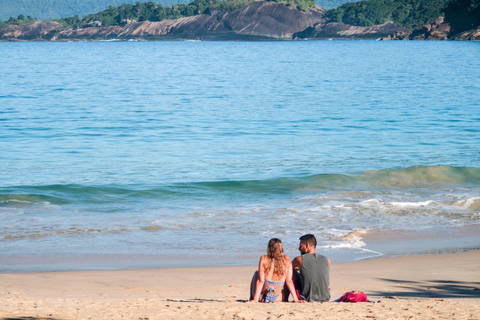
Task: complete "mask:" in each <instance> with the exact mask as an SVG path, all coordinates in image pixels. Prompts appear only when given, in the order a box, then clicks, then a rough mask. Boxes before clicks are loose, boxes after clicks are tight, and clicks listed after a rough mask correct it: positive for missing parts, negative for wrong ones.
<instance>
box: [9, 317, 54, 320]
mask: <svg viewBox="0 0 480 320" xmlns="http://www.w3.org/2000/svg"><path fill="white" fill-rule="evenodd" d="M0 320H61V319H57V318H45V317H40V318H37V317H15V318H0Z"/></svg>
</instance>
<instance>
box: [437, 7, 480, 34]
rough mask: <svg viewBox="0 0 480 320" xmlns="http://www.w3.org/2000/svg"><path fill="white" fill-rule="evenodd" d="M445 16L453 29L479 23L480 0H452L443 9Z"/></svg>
mask: <svg viewBox="0 0 480 320" xmlns="http://www.w3.org/2000/svg"><path fill="white" fill-rule="evenodd" d="M445 18H446V19H447V21H448V22H450V24H451V25H452V28H453V29H454V30H455V31H463V30H468V29H472V28H476V27H478V26H479V25H480V0H454V1H452V2H451V3H449V5H448V6H447V8H446V9H445Z"/></svg>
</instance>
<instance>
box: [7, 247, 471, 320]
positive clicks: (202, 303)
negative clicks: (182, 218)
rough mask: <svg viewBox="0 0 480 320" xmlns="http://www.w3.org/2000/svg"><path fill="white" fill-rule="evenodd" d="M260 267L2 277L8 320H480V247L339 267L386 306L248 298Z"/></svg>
mask: <svg viewBox="0 0 480 320" xmlns="http://www.w3.org/2000/svg"><path fill="white" fill-rule="evenodd" d="M255 269H256V267H255V266H252V267H226V268H198V269H159V270H125V271H91V272H59V273H27V274H0V319H2V320H3V319H349V320H351V319H480V299H479V298H480V251H474V252H467V253H458V254H449V255H433V256H412V257H400V258H389V259H374V260H367V261H359V262H351V263H341V264H333V265H332V268H331V292H332V300H333V299H337V298H338V297H340V296H341V295H342V294H343V293H345V292H347V291H351V290H361V291H363V292H365V293H366V294H367V295H368V297H369V299H370V300H373V301H380V302H379V303H337V302H327V303H308V304H295V303H276V304H264V303H247V302H246V301H247V298H248V291H249V283H250V279H251V276H252V274H253V272H254V271H255Z"/></svg>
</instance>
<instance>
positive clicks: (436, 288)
mask: <svg viewBox="0 0 480 320" xmlns="http://www.w3.org/2000/svg"><path fill="white" fill-rule="evenodd" d="M379 280H382V281H387V282H393V283H397V284H398V286H397V287H398V291H388V292H387V291H372V292H370V294H371V295H375V296H383V297H404V298H480V282H464V281H444V280H429V281H421V282H416V281H406V280H395V279H379Z"/></svg>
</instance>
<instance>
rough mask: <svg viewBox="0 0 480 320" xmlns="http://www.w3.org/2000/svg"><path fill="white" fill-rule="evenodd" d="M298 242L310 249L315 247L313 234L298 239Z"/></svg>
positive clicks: (315, 241) (315, 240) (315, 242)
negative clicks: (308, 246) (305, 244)
mask: <svg viewBox="0 0 480 320" xmlns="http://www.w3.org/2000/svg"><path fill="white" fill-rule="evenodd" d="M300 241H301V242H303V243H308V244H309V245H310V246H311V247H314V248H316V247H317V239H316V238H315V236H314V235H313V234H306V235H304V236H301V237H300Z"/></svg>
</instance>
